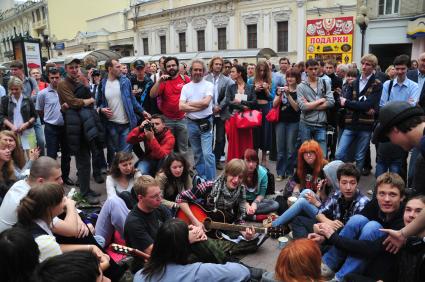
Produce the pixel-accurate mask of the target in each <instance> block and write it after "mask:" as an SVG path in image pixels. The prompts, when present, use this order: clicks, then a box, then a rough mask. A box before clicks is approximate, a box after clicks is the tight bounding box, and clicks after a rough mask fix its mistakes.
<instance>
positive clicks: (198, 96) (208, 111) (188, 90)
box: [180, 80, 214, 119]
mask: <svg viewBox="0 0 425 282" xmlns="http://www.w3.org/2000/svg"><path fill="white" fill-rule="evenodd" d="M213 91H214V84H212V83H211V82H209V81H206V80H201V81H200V82H198V83H194V82H193V81H191V82H189V83H188V84H185V85H184V86H183V88H182V93H181V95H180V101H184V102H193V101H200V100H202V99H203V98H204V97H206V96H211V97H213ZM212 105H213V101H212V99H211V102H210V104H209V105H208V107H206V108H205V109H203V110H201V111H198V112H189V113H187V114H186V116H187V117H188V118H190V119H202V118H206V117H207V116H210V115H212Z"/></svg>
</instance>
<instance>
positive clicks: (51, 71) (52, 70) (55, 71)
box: [47, 67, 59, 73]
mask: <svg viewBox="0 0 425 282" xmlns="http://www.w3.org/2000/svg"><path fill="white" fill-rule="evenodd" d="M47 72H48V73H58V72H59V69H58V68H57V67H50V68H48V69H47Z"/></svg>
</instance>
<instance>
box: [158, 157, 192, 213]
mask: <svg viewBox="0 0 425 282" xmlns="http://www.w3.org/2000/svg"><path fill="white" fill-rule="evenodd" d="M190 174H191V173H190V165H189V162H188V161H187V160H186V159H185V158H184V156H183V155H182V154H179V153H171V154H170V155H168V157H167V158H166V159H165V162H164V164H163V166H162V169H161V170H160V171H159V172H158V173H157V175H156V177H155V179H156V180H157V181H158V183H159V187H160V188H161V191H162V197H163V198H162V204H163V205H164V206H166V207H167V208H169V209H173V208H174V209H176V208H177V207H178V205H177V203H176V197H177V195H178V194H179V193H181V192H183V191H186V190H189V189H191V188H192V177H191V175H190Z"/></svg>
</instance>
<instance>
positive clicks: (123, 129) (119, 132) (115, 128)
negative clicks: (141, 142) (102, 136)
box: [106, 121, 132, 161]
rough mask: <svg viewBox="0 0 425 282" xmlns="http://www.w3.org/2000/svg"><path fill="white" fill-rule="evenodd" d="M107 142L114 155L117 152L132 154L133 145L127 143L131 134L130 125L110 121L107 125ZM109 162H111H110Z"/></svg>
mask: <svg viewBox="0 0 425 282" xmlns="http://www.w3.org/2000/svg"><path fill="white" fill-rule="evenodd" d="M106 132H107V136H106V139H107V142H108V145H109V146H108V149H109V148H110V149H111V150H112V151H113V154H114V155H115V153H117V152H121V151H124V152H131V149H132V145H131V144H128V143H127V135H128V134H129V133H130V125H129V124H128V123H126V124H119V123H115V122H112V121H108V122H107V124H106ZM108 161H109V160H108Z"/></svg>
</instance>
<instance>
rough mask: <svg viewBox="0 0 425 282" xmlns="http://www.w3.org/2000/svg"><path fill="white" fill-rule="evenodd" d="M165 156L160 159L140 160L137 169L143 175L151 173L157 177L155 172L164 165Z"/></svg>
mask: <svg viewBox="0 0 425 282" xmlns="http://www.w3.org/2000/svg"><path fill="white" fill-rule="evenodd" d="M165 158H166V157H165ZM165 158H163V159H160V160H152V159H147V158H145V159H143V160H140V161H139V162H138V163H137V169H138V170H139V171H140V173H141V174H143V175H144V174H149V175H151V176H153V177H155V174H156V173H157V172H158V170H159V169H160V168H161V167H162V164H163V163H164V160H165Z"/></svg>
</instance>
